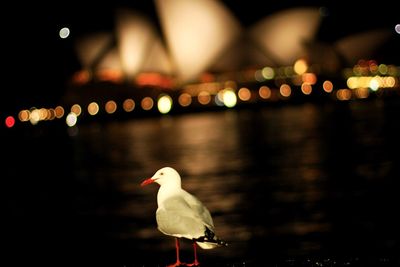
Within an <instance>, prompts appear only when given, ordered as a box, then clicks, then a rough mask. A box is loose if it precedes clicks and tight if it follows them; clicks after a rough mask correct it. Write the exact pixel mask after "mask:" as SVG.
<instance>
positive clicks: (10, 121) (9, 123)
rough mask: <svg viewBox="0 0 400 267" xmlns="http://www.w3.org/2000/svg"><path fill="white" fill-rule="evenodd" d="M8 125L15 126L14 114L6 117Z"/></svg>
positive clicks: (9, 126)
mask: <svg viewBox="0 0 400 267" xmlns="http://www.w3.org/2000/svg"><path fill="white" fill-rule="evenodd" d="M5 122H6V126H7V127H8V128H11V127H13V126H14V124H15V119H14V117H13V116H8V117H7V118H6V121H5Z"/></svg>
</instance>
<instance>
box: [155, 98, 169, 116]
mask: <svg viewBox="0 0 400 267" xmlns="http://www.w3.org/2000/svg"><path fill="white" fill-rule="evenodd" d="M157 108H158V111H160V113H162V114H166V113H168V112H169V111H170V110H171V108H172V98H171V97H170V96H169V95H162V96H160V98H159V99H158V101H157Z"/></svg>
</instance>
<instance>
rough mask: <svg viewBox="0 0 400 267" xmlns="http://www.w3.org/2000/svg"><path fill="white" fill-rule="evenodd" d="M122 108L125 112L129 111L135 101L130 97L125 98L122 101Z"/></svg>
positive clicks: (133, 107) (133, 106)
mask: <svg viewBox="0 0 400 267" xmlns="http://www.w3.org/2000/svg"><path fill="white" fill-rule="evenodd" d="M122 108H123V109H124V110H125V111H126V112H131V111H132V110H134V109H135V101H133V99H131V98H128V99H125V100H124V102H123V103H122Z"/></svg>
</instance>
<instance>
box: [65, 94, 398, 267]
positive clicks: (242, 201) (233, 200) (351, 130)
mask: <svg viewBox="0 0 400 267" xmlns="http://www.w3.org/2000/svg"><path fill="white" fill-rule="evenodd" d="M394 118H395V116H394V115H392V116H390V114H388V113H387V112H386V110H385V108H384V106H383V105H382V104H381V103H379V102H371V103H368V102H366V103H353V104H349V105H347V104H344V105H343V106H331V105H326V106H323V105H312V104H304V105H297V106H288V107H275V108H265V109H259V110H227V111H223V112H210V113H197V114H186V115H180V116H175V117H173V116H163V117H160V118H143V119H136V120H131V121H125V122H114V123H103V124H101V123H93V124H86V125H81V126H79V128H77V129H76V130H77V131H76V134H75V135H74V136H71V137H70V141H71V144H72V147H71V153H72V155H71V156H72V159H71V164H72V169H71V170H70V171H71V177H72V181H68V183H69V184H70V187H71V188H73V190H72V191H71V193H69V194H68V197H69V201H70V202H71V203H72V204H67V206H68V207H69V208H70V209H71V210H70V214H71V217H72V219H71V218H70V219H69V220H70V221H71V222H72V225H73V228H72V230H71V232H74V235H73V236H74V238H76V239H78V241H77V246H78V248H80V246H82V247H92V248H93V250H96V251H97V250H98V251H100V252H103V253H104V252H105V251H108V253H109V255H108V256H107V257H110V258H114V259H118V261H120V262H121V264H127V263H129V262H146V261H153V262H164V261H165V260H163V259H166V260H167V261H171V260H173V259H174V243H173V239H172V238H170V237H166V236H164V235H162V234H161V233H160V232H159V231H158V230H157V229H156V224H155V210H156V208H157V207H156V194H157V190H158V186H156V185H150V186H147V187H145V188H142V187H140V182H141V181H142V180H143V179H145V178H148V177H150V176H152V175H153V174H154V172H155V171H156V170H157V169H159V168H161V167H163V166H172V167H174V168H176V169H177V170H178V171H179V172H180V173H181V176H182V179H183V187H184V188H185V189H186V190H188V191H189V192H191V193H193V194H195V195H197V196H198V197H199V198H200V199H201V200H202V201H203V202H204V203H205V204H206V206H207V207H208V208H209V210H210V211H211V213H212V214H213V217H214V223H215V226H216V231H217V235H219V236H220V237H221V238H223V239H225V240H226V241H228V243H229V246H228V247H227V248H221V249H216V250H211V251H202V250H201V251H199V254H200V258H201V259H202V260H203V261H207V260H208V261H209V262H215V261H218V260H221V261H222V262H226V261H231V262H234V261H238V262H241V261H245V262H252V261H253V262H254V261H259V260H260V259H262V258H263V257H267V258H269V259H276V258H285V259H287V258H291V257H302V256H321V255H322V256H323V255H326V256H331V257H335V256H363V255H368V254H370V253H376V254H377V255H383V256H385V255H392V254H393V251H395V250H396V249H398V248H399V241H398V239H397V238H396V237H395V236H396V235H397V234H398V233H399V231H398V226H397V223H398V222H399V221H398V219H396V217H395V216H394V213H393V207H394V203H395V202H396V201H397V200H399V197H398V196H397V194H395V191H394V189H393V187H392V186H393V185H398V182H396V181H397V180H395V179H397V178H395V177H396V173H397V167H396V166H398V165H397V163H398V159H399V157H398V155H397V153H395V152H397V151H396V148H398V147H399V142H398V139H397V137H396V135H398V134H399V133H400V130H399V127H398V126H396V125H397V123H396V120H395V119H394ZM63 195H64V196H65V195H67V194H63ZM64 205H65V204H64ZM79 239H81V240H79ZM79 242H82V244H81V245H80V246H79ZM182 249H183V251H184V252H183V257H191V256H190V255H191V254H190V253H191V252H190V251H191V247H190V244H189V243H185V242H184V243H183V245H182ZM95 254H96V256H95V257H99V258H102V256H101V254H102V253H97V252H96V253H95ZM90 255H91V254H90ZM149 255H158V256H157V257H156V258H154V257H152V256H149ZM188 255H189V256H188ZM103 256H104V255H103ZM104 257H106V256H104ZM150 259H151V260H150Z"/></svg>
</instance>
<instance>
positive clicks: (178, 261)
mask: <svg viewBox="0 0 400 267" xmlns="http://www.w3.org/2000/svg"><path fill="white" fill-rule="evenodd" d="M179 247H180V246H179V239H178V238H177V237H176V238H175V248H176V262H175V263H174V264H171V265H168V266H167V267H176V266H181V264H182V262H181V260H180V259H179Z"/></svg>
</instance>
